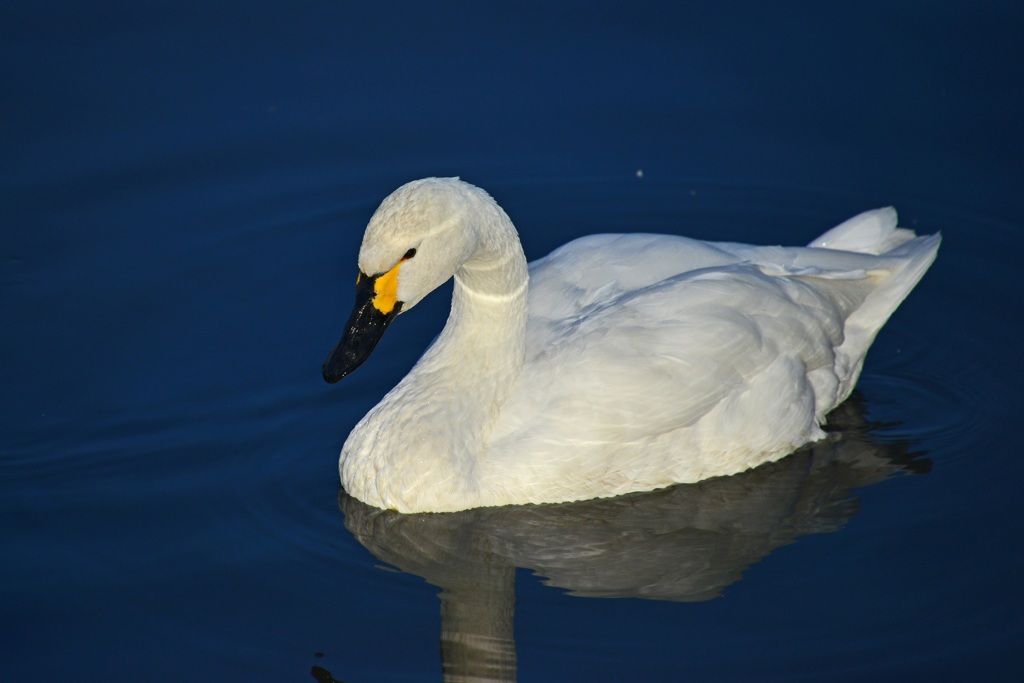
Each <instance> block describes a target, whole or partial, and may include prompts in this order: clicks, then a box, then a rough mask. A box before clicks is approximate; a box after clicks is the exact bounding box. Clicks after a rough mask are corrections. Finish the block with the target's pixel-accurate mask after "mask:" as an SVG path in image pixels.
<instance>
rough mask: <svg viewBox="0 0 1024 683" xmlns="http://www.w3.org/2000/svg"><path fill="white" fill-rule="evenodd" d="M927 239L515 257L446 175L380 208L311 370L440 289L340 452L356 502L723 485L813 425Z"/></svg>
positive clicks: (502, 226)
mask: <svg viewBox="0 0 1024 683" xmlns="http://www.w3.org/2000/svg"><path fill="white" fill-rule="evenodd" d="M940 241H941V237H940V235H939V234H934V235H930V236H921V237H918V236H917V235H915V234H914V233H913V232H912V231H910V230H906V229H902V228H897V227H896V211H895V210H894V209H892V208H884V209H877V210H874V211H868V212H866V213H863V214H860V215H858V216H856V217H854V218H851V219H850V220H848V221H846V222H844V223H842V224H841V225H839V226H837V227H835V228H833V229H832V230H829V231H828V232H826V233H825V234H823V235H822V236H820V237H818V238H817V239H816V240H814V241H813V242H811V243H810V244H809V245H808V246H807V247H777V246H765V247H762V246H750V245H745V244H734V243H726V242H703V241H697V240H693V239H688V238H685V237H679V236H674V235H651V234H600V235H590V236H587V237H583V238H580V239H577V240H574V241H572V242H569V243H568V244H565V245H563V246H562V247H560V248H558V249H556V250H555V251H554V252H552V253H551V254H549V255H548V256H546V257H544V258H542V259H540V260H537V261H534V262H533V263H532V264H529V265H527V262H526V257H525V255H524V253H523V249H522V247H521V246H520V243H519V236H518V234H517V233H516V230H515V227H514V226H513V224H512V221H511V220H510V219H509V217H508V215H507V214H506V213H505V212H504V211H503V210H502V209H501V207H500V206H498V204H497V203H496V202H495V201H494V200H493V199H492V198H491V196H490V195H489V194H487V193H486V192H485V191H484V190H482V189H480V188H478V187H475V186H473V185H471V184H469V183H466V182H464V181H462V180H460V179H458V178H425V179H422V180H415V181H413V182H410V183H407V184H405V185H403V186H401V187H399V188H398V189H397V190H395V191H394V192H393V193H391V194H390V195H389V196H388V197H386V198H385V199H384V201H383V202H382V203H381V205H380V207H379V208H378V209H377V210H376V212H375V213H374V214H373V216H372V217H371V219H370V222H369V224H368V225H367V228H366V232H365V234H364V236H363V241H362V245H361V247H360V250H359V257H358V265H359V275H358V278H357V281H356V302H355V307H354V309H353V311H352V314H351V316H350V318H349V319H348V322H347V323H346V325H345V327H344V330H343V334H342V337H341V340H340V341H339V342H338V344H337V346H336V347H335V348H334V349H333V350H332V351H331V352H330V354H329V355H328V357H327V359H326V360H325V361H324V364H323V376H324V379H325V380H326V381H327V382H331V383H333V382H337V381H339V380H340V379H342V378H343V377H345V376H346V375H348V374H349V373H351V372H352V371H353V370H355V369H356V368H357V367H358V366H359V365H360V364H362V363H363V362H364V361H365V360H366V359H367V357H368V356H369V355H370V353H371V351H372V350H373V347H374V345H375V344H376V343H377V341H378V340H379V339H380V338H381V335H383V333H384V331H385V330H386V329H387V327H388V326H389V325H390V324H391V323H392V322H393V321H394V319H395V318H396V317H397V316H398V315H399V314H400V313H403V312H405V311H408V310H409V309H411V308H412V307H413V306H415V305H416V304H417V303H418V302H419V301H420V300H422V299H423V297H424V296H426V295H427V294H428V293H429V292H431V291H432V290H433V289H435V288H436V287H438V286H440V285H441V284H442V283H444V282H446V281H447V280H448V279H449V278H452V277H454V280H455V282H454V288H453V293H452V306H451V313H450V314H449V316H448V321H447V323H446V325H445V327H444V329H443V331H442V332H441V334H440V335H439V336H438V337H437V339H436V340H435V341H434V343H433V344H432V345H431V346H430V347H429V348H428V349H427V351H426V352H425V353H424V354H423V356H422V357H421V358H420V360H419V361H418V362H417V363H416V365H415V366H414V367H413V368H412V370H410V371H409V373H408V374H407V375H406V376H405V377H404V378H403V379H402V380H401V381H400V382H399V383H398V384H397V385H396V386H395V387H394V388H393V389H392V390H391V391H390V392H388V393H387V395H386V396H384V398H383V399H382V400H381V401H380V403H378V404H377V405H376V407H374V408H373V409H372V410H370V412H369V413H367V414H366V416H365V417H363V419H362V420H361V421H360V422H359V423H358V424H357V425H356V427H355V428H354V429H353V430H352V432H351V433H350V434H349V436H348V439H347V440H346V441H345V444H344V446H343V448H342V451H341V456H340V459H339V463H338V470H339V474H340V477H341V484H342V486H343V487H344V489H345V490H346V491H347V492H348V493H349V494H350V495H352V496H354V497H355V498H357V499H358V500H361V501H362V502H364V503H366V504H368V505H372V506H374V507H378V508H383V509H393V510H397V511H399V512H410V513H411V512H450V511H458V510H464V509H469V508H476V507H486V506H495V505H508V504H527V503H561V502H569V501H576V500H586V499H592V498H603V497H609V496H616V495H620V494H624V493H631V492H637V491H648V490H654V489H657V488H661V487H665V486H669V485H671V484H677V483H692V482H697V481H700V480H702V479H707V478H710V477H718V476H723V475H731V474H736V473H739V472H742V471H744V470H748V469H750V468H753V467H755V466H757V465H759V464H761V463H765V462H768V461H772V460H777V459H779V458H781V457H783V456H785V455H787V454H789V453H791V452H793V451H794V450H796V449H797V448H799V447H801V446H803V445H804V444H807V443H810V442H813V441H816V440H818V439H820V438H822V436H823V435H824V432H823V431H822V429H821V426H822V425H823V424H824V423H825V420H826V416H827V414H828V413H829V411H831V410H832V409H833V408H835V407H836V406H837V405H839V404H840V403H841V402H842V401H843V400H844V399H846V398H847V396H849V395H850V392H851V391H852V390H853V387H854V384H855V383H856V381H857V378H858V376H859V374H860V371H861V367H862V365H863V362H864V356H865V354H866V353H867V350H868V347H869V346H870V345H871V342H872V341H873V340H874V338H875V335H876V334H877V332H878V330H879V328H881V326H882V325H883V324H884V323H885V321H886V320H887V319H888V318H889V316H890V315H891V314H892V312H893V311H894V310H895V309H896V307H897V306H898V305H899V304H900V302H901V301H902V300H903V299H904V298H905V297H906V296H907V294H908V293H909V292H910V290H911V289H913V287H914V286H915V285H916V284H917V282H918V281H919V280H920V279H921V277H922V276H923V275H924V273H925V271H926V270H927V269H928V267H929V266H930V265H931V263H932V262H933V261H934V259H935V256H936V253H937V251H938V247H939V243H940Z"/></svg>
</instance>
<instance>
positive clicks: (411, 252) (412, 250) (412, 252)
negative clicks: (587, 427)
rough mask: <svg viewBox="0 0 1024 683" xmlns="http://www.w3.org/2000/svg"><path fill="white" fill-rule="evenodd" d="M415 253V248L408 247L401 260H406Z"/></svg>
mask: <svg viewBox="0 0 1024 683" xmlns="http://www.w3.org/2000/svg"><path fill="white" fill-rule="evenodd" d="M415 255H416V250H415V249H410V250H409V251H407V252H405V256H403V257H402V260H403V261H408V260H409V259H411V258H412V257H413V256H415Z"/></svg>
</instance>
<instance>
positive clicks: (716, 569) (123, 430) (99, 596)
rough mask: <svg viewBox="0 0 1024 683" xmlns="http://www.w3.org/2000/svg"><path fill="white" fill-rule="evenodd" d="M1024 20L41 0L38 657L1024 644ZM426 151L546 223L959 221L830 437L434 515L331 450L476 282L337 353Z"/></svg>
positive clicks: (956, 9)
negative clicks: (718, 474) (372, 236)
mask: <svg viewBox="0 0 1024 683" xmlns="http://www.w3.org/2000/svg"><path fill="white" fill-rule="evenodd" d="M1022 18H1024V16H1022V13H1021V11H1020V10H1019V9H1016V8H1013V7H1011V6H1000V5H996V4H988V5H977V6H973V5H972V6H965V5H961V4H956V3H942V2H939V3H935V2H929V3H915V4H901V5H897V6H890V4H883V3H856V4H851V5H847V6H834V5H830V6H828V7H825V6H820V5H819V4H818V3H802V2H794V3H786V4H784V5H777V6H772V7H769V6H768V5H763V4H762V3H754V2H750V3H745V2H739V3H731V4H728V5H723V6H721V7H718V6H715V7H712V6H710V5H708V6H700V5H697V6H692V7H681V8H679V7H674V6H671V5H669V4H665V5H661V4H641V5H637V6H629V7H626V6H621V7H620V6H617V5H605V4H592V3H579V4H572V3H570V4H562V5H558V6H543V5H540V6H523V5H518V4H517V5H503V4H486V5H479V4H469V3H440V4H431V5H430V6H429V7H428V6H421V5H419V4H415V3H399V4H397V5H393V6H387V7H385V6H380V7H375V6H374V7H371V6H350V5H343V4H328V3H300V4H294V3H292V4H287V5H279V4H277V3H260V2H257V3H250V4H247V5H246V7H245V8H244V9H243V8H241V7H236V6H234V5H233V4H230V3H208V4H206V5H204V6H203V7H202V8H188V7H176V6H174V5H171V4H167V5H163V4H160V3H155V4H154V3H147V4H144V5H138V4H130V3H108V4H106V5H103V6H89V5H85V6H83V5H81V4H76V3H61V2H51V3H45V2H44V3H14V4H10V5H7V6H5V8H4V9H2V10H0V37H2V40H0V56H2V60H3V61H2V65H3V71H2V73H3V77H4V87H3V90H2V92H3V98H2V102H3V107H2V108H0V174H2V178H3V185H2V187H3V190H2V192H3V202H2V204H0V206H2V208H0V226H2V229H3V236H4V238H5V239H4V242H3V245H4V246H3V270H2V277H3V290H2V291H3V295H2V297H0V314H2V320H3V321H4V333H3V334H2V335H0V358H2V359H3V363H2V377H3V386H4V388H5V391H4V392H3V406H2V411H0V415H2V417H0V420H2V422H0V424H2V431H0V453H2V459H0V515H2V516H0V519H2V520H3V523H2V538H3V546H2V547H3V559H4V561H3V563H2V565H0V567H2V568H0V586H2V589H0V590H2V595H0V604H2V608H0V615H2V619H0V623H2V624H3V626H2V627H0V628H2V634H3V637H2V639H0V643H2V644H0V648H2V649H0V677H2V678H3V679H4V680H12V681H21V680H44V681H48V680H53V681H57V680H70V679H73V680H76V681H112V680H114V681H120V680H148V681H165V680H166V681H182V680H198V681H205V680H246V681H282V680H312V679H313V678H312V675H311V669H312V667H314V666H316V667H320V669H321V672H320V673H319V674H318V675H319V676H320V677H321V679H322V680H326V679H325V678H324V676H326V675H327V674H326V673H323V672H325V671H329V672H330V675H331V676H332V677H333V678H335V679H336V680H343V681H347V682H348V683H353V682H357V681H436V680H441V679H442V676H443V671H444V670H447V672H448V674H449V678H455V677H456V676H457V675H460V674H461V673H466V672H477V673H479V672H480V671H485V672H488V675H490V676H491V677H492V678H493V679H495V680H512V679H513V677H517V678H518V680H521V681H618V680H645V681H675V680H683V679H691V680H701V681H739V680H778V681H837V680H851V681H853V680H871V681H878V680H892V681H906V680H1019V678H1020V677H1021V675H1022V674H1024V668H1022V666H1021V664H1020V662H1019V656H1018V655H1017V653H1016V649H1017V644H1018V643H1019V642H1020V641H1021V638H1022V637H1024V624H1022V617H1021V615H1022V614H1024V599H1022V591H1021V589H1020V586H1019V582H1020V576H1022V575H1024V551H1022V550H1021V546H1020V542H1019V541H1020V532H1019V529H1020V526H1021V524H1022V522H1024V502H1022V498H1021V496H1020V494H1019V489H1020V485H1021V482H1022V481H1024V465H1022V464H1021V458H1020V457H1019V455H1018V453H1019V445H1018V438H1017V434H1016V430H1015V429H1014V425H1015V424H1016V420H1017V418H1018V416H1019V414H1020V411H1021V408H1022V402H1021V399H1020V392H1019V391H1018V388H1019V385H1020V381H1019V378H1020V377H1021V375H1022V372H1021V370H1022V367H1021V361H1020V354H1019V351H1018V346H1019V344H1018V342H1017V338H1018V330H1019V327H1020V326H1021V321H1022V316H1021V314H1022V307H1021V293H1022V288H1021V286H1020V283H1019V276H1018V271H1019V260H1020V257H1021V255H1022V254H1021V248H1020V240H1021V236H1022V231H1024V228H1022V224H1024V202H1022V199H1021V192H1020V188H1021V187H1024V172H1022V171H1024V164H1022V159H1024V140H1022V138H1024V131H1022V129H1021V127H1020V121H1021V115H1022V113H1024V112H1022V106H1021V105H1022V98H1024V96H1022V95H1021V92H1022V90H1021V89H1020V88H1019V87H1017V86H1018V85H1019V83H1020V82H1021V81H1022V75H1024V70H1022V68H1021V56H1020V50H1019V47H1018V44H1017V36H1019V34H1020V31H1021V29H1024V21H1022ZM424 175H461V176H462V177H463V178H465V179H466V180H469V181H470V182H473V183H475V184H478V185H480V186H482V187H484V188H486V189H487V190H489V191H490V192H491V193H492V194H493V195H494V196H495V197H496V198H497V200H498V201H499V202H500V203H501V204H502V206H504V207H505V209H506V210H507V211H508V212H509V214H510V215H511V217H512V219H513V220H514V221H515V223H516V225H517V227H518V228H519V229H520V232H521V234H522V240H523V244H524V247H525V249H526V251H527V255H528V257H529V258H531V259H533V258H538V257H540V256H542V255H544V254H546V253H547V252H548V251H550V250H551V249H553V248H555V247H557V246H559V245H560V244H562V243H564V242H565V241H567V240H569V239H572V238H574V237H578V236H581V235H585V234H589V233H592V232H607V231H645V232H666V233H674V234H685V235H688V236H693V237H698V238H703V239H721V240H729V241H747V242H755V243H766V244H780V243H781V244H804V243H807V242H808V241H810V240H811V239H813V238H814V237H816V236H817V235H818V234H819V233H820V232H822V231H824V230H825V229H827V228H828V227H831V226H832V225H834V224H835V223H837V222H839V221H841V220H843V219H845V218H847V217H848V216H850V215H852V214H854V213H857V212H859V211H862V210H864V209H868V208H873V207H876V206H883V205H889V204H892V205H895V206H896V207H897V208H898V209H899V211H900V216H901V222H902V224H904V225H906V226H908V227H912V228H914V229H916V230H918V231H920V232H934V231H939V230H941V231H942V232H943V236H944V243H943V247H942V250H941V252H940V255H939V259H938V261H937V262H936V264H935V266H934V267H933V269H932V270H931V272H929V274H928V275H927V276H926V277H925V279H924V280H923V281H922V282H921V284H920V285H919V287H918V288H917V289H916V290H915V291H914V292H913V293H912V294H911V296H910V297H909V298H908V299H907V301H906V302H905V303H904V305H903V306H902V307H901V308H900V309H899V310H898V311H897V312H896V314H895V315H894V316H893V318H892V320H891V321H890V323H889V325H888V326H887V327H886V328H885V329H884V330H883V331H882V333H881V334H880V335H879V337H878V340H877V342H876V344H875V346H874V347H873V349H872V351H871V353H870V354H869V356H868V360H867V364H866V366H865V370H864V374H863V376H862V379H861V382H860V384H859V389H858V394H857V399H856V401H855V402H853V403H851V404H849V405H847V406H844V408H843V412H842V414H841V415H837V416H836V418H835V420H834V421H833V431H832V433H831V435H830V438H829V440H828V441H826V442H823V443H822V444H819V445H817V446H815V447H814V448H811V449H806V450H804V451H801V452H800V453H798V454H795V455H794V456H792V457H790V458H787V459H786V460H783V461H781V462H779V463H777V464H775V465H772V466H770V467H767V468H762V469H759V470H756V471H754V472H750V473H748V474H745V475H742V476H739V477H734V478H729V479H725V480H718V481H715V482H709V483H707V484H706V485H703V486H697V487H676V488H674V489H670V490H668V491H662V492H656V493H653V494H648V495H640V496H630V497H626V498H623V499H617V500H614V501H602V502H596V503H586V504H580V505H572V506H542V507H538V508H520V509H502V510H489V511H473V512H467V513H463V514H459V515H452V516H428V517H422V516H413V517H402V516H397V515H392V514H389V513H381V512H379V511H374V510H372V509H368V508H366V507H365V506H362V505H361V504H359V503H358V502H357V501H353V500H351V499H348V498H346V497H345V496H344V495H343V494H342V495H341V496H340V497H339V491H338V481H337V472H336V462H337V453H338V451H339V449H340V447H341V444H342V442H343V440H344V438H345V436H346V435H347V433H348V431H349V430H350V429H351V428H352V426H353V425H354V424H355V422H356V421H357V420H358V419H359V418H360V417H361V416H362V415H363V414H365V412H366V411H367V410H369V409H370V408H371V407H372V406H373V405H374V404H375V403H376V402H377V401H378V400H379V399H380V398H381V396H383V394H384V392H385V391H387V389H388V388H390V387H391V386H393V385H394V383H395V382H397V381H398V379H400V378H401V376H402V375H403V374H404V373H405V372H406V371H407V370H408V368H409V367H411V365H412V364H413V363H414V362H415V360H416V358H417V357H418V356H419V354H420V353H422V351H423V349H425V348H426V346H427V345H428V344H429V342H430V340H431V339H432V338H433V336H434V335H435V334H436V333H437V332H438V331H439V329H440V327H441V325H442V324H443V321H444V318H445V315H446V311H447V293H448V291H449V290H447V289H444V288H443V289H442V290H441V291H439V292H438V293H436V294H434V295H433V296H431V297H430V298H429V299H428V300H426V301H425V302H424V303H422V304H421V305H419V306H417V308H416V309H415V310H414V311H411V312H410V313H409V314H408V315H403V316H402V318H401V319H400V320H398V321H397V322H396V323H395V330H392V331H391V332H390V333H389V334H388V335H387V336H386V338H385V339H384V340H383V342H382V343H381V345H380V346H379V347H378V349H377V351H376V352H375V354H374V356H373V357H372V358H371V360H370V361H369V362H368V363H367V364H366V365H364V366H363V367H362V368H360V370H359V371H358V372H357V373H355V374H354V375H352V376H351V377H350V378H347V379H346V380H345V381H344V382H343V383H342V384H339V385H337V386H334V387H330V386H327V385H326V384H324V383H323V381H322V380H321V379H320V376H319V373H320V362H321V361H322V359H323V357H324V355H325V354H326V352H327V351H328V350H329V348H330V346H331V345H332V344H333V343H334V342H335V341H336V339H337V336H338V334H339V333H340V330H341V324H342V323H343V322H344V319H345V317H346V316H347V313H348V310H347V309H348V307H349V306H350V303H351V296H352V281H353V280H354V276H355V269H356V266H355V257H356V253H357V250H358V246H359V239H360V235H361V233H362V230H363V227H364V226H365V223H366V220H367V219H368V217H369V215H370V214H371V212H372V210H373V208H374V207H375V206H376V204H377V203H378V202H379V201H380V199H381V198H382V197H383V196H384V195H386V194H387V193H388V192H390V191H391V190H392V189H394V187H396V186H397V185H399V184H401V183H403V182H405V181H407V180H410V179H412V178H416V177H420V176H424ZM398 329H400V330H401V332H398V333H396V330H398ZM439 646H440V650H439ZM442 659H443V660H444V661H443V662H442Z"/></svg>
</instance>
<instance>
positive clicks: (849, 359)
mask: <svg viewBox="0 0 1024 683" xmlns="http://www.w3.org/2000/svg"><path fill="white" fill-rule="evenodd" d="M823 241H824V242H827V243H829V246H823V245H822V244H819V242H823ZM941 242H942V235H941V234H939V233H935V234H934V235H923V236H920V237H919V236H917V235H916V234H915V233H914V232H913V231H912V230H907V229H904V228H897V227H896V211H895V210H893V209H891V208H887V209H877V210H875V211H869V212H867V213H863V214H861V215H860V216H856V217H854V218H852V219H850V220H848V221H846V222H845V223H843V224H842V225H839V226H838V227H836V228H833V229H832V230H830V231H828V232H827V233H825V234H824V235H822V236H821V237H819V238H818V239H817V240H815V241H814V242H812V243H811V246H818V247H822V248H826V249H837V248H844V249H847V250H850V251H858V250H859V251H861V252H862V253H867V254H877V255H878V256H879V257H880V258H879V264H878V266H879V267H878V268H877V269H876V268H872V269H871V270H869V271H868V277H869V278H871V279H873V280H876V282H877V284H876V286H875V287H874V289H872V290H871V292H870V293H869V294H868V295H867V297H866V298H865V299H864V303H863V304H862V305H861V306H859V307H858V308H857V310H856V311H854V312H853V313H852V314H851V315H850V316H849V317H848V318H847V320H846V324H845V326H844V337H845V338H844V341H843V343H842V344H841V345H840V347H839V348H838V349H836V351H837V362H839V363H841V364H843V365H845V366H846V367H845V368H842V369H840V370H845V372H843V371H840V372H839V373H838V374H839V377H840V378H844V379H843V380H841V386H840V396H839V398H840V401H841V400H844V399H845V398H846V397H847V396H849V394H850V392H851V391H852V390H853V387H854V385H855V384H856V382H857V379H858V377H859V376H860V371H861V367H862V366H863V363H864V356H865V355H866V354H867V351H868V348H869V347H870V346H871V343H872V342H873V341H874V340H875V336H876V335H877V334H878V331H879V330H880V329H881V328H882V326H883V325H884V324H885V323H886V321H888V320H889V317H890V316H891V315H892V314H893V312H894V311H895V310H896V309H897V308H898V307H899V305H900V304H901V303H902V302H903V300H904V299H905V298H906V297H907V295H909V294H910V292H911V291H912V290H913V289H914V287H915V286H916V285H917V283H918V282H920V280H921V278H922V277H924V274H925V273H926V272H927V271H928V268H929V267H930V266H931V265H932V263H933V262H934V261H935V257H936V255H937V254H938V250H939V245H940V244H941Z"/></svg>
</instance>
